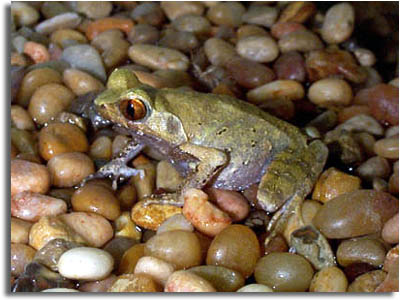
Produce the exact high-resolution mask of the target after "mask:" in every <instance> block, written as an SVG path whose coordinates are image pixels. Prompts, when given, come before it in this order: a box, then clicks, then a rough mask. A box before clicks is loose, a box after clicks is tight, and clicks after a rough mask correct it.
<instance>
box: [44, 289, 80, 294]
mask: <svg viewBox="0 0 400 300" xmlns="http://www.w3.org/2000/svg"><path fill="white" fill-rule="evenodd" d="M42 292H43V293H79V291H78V290H74V289H67V288H53V289H46V290H43V291H42Z"/></svg>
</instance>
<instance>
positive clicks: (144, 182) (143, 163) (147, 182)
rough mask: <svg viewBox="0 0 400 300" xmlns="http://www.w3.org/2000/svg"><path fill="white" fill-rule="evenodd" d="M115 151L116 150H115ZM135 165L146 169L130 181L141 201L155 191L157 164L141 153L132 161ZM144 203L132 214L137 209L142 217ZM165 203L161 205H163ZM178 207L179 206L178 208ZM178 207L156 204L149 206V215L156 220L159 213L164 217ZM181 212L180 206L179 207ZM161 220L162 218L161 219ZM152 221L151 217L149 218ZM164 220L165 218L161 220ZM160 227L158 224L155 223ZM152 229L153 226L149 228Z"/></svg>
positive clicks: (140, 168)
mask: <svg viewBox="0 0 400 300" xmlns="http://www.w3.org/2000/svg"><path fill="white" fill-rule="evenodd" d="M114 141H115V140H114ZM113 152H114V151H113ZM132 164H133V167H134V168H136V169H138V170H144V173H145V174H144V176H143V177H142V176H140V175H139V174H138V175H135V176H133V177H132V178H131V179H130V182H131V183H133V184H134V186H135V188H136V192H137V196H138V199H139V200H140V201H141V200H143V199H145V198H146V197H149V196H151V195H152V194H153V192H154V186H155V179H156V166H155V164H154V163H152V162H151V161H149V160H148V159H147V158H146V157H144V156H142V155H140V156H138V157H137V158H136V159H134V160H133V162H132ZM142 206H143V205H139V204H137V205H136V208H135V209H133V210H132V216H133V211H134V210H135V211H136V212H137V213H138V218H141V216H140V214H141V213H142V212H143V213H144V212H145V210H146V208H143V210H142V208H141V207H142ZM162 206H163V205H161V207H162ZM176 209H178V208H176ZM176 209H172V208H170V207H169V206H167V205H165V209H162V208H161V209H160V206H158V205H154V206H149V211H147V212H148V214H147V216H152V215H153V216H154V218H155V219H153V220H152V222H154V221H156V219H157V215H158V217H160V218H162V215H163V214H164V213H165V216H167V215H168V216H171V215H173V214H174V212H176V211H177V210H176ZM178 210H179V212H180V208H179V209H178ZM159 220H161V219H159ZM149 221H150V219H149ZM162 221H164V220H163V219H162V220H161V222H162ZM155 226H156V227H158V225H155ZM148 229H151V228H148Z"/></svg>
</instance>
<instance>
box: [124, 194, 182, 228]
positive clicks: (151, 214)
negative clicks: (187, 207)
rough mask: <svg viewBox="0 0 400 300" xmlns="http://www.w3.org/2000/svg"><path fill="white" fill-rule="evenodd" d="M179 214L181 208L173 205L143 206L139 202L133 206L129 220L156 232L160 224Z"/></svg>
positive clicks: (141, 202) (142, 203)
mask: <svg viewBox="0 0 400 300" xmlns="http://www.w3.org/2000/svg"><path fill="white" fill-rule="evenodd" d="M181 212H182V208H180V207H176V206H173V205H161V204H149V205H144V202H143V201H140V202H138V203H136V204H135V206H133V208H132V211H131V218H132V220H133V221H134V222H135V223H136V224H137V225H139V226H140V227H143V228H146V229H151V230H157V228H158V227H159V226H160V225H161V223H162V222H164V221H165V220H166V219H168V218H169V217H171V216H173V215H175V214H179V213H181Z"/></svg>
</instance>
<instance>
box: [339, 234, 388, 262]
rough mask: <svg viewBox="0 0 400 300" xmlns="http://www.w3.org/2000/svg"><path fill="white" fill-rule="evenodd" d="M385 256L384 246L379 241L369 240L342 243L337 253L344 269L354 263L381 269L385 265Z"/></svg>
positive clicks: (360, 239) (352, 240) (351, 240)
mask: <svg viewBox="0 0 400 300" xmlns="http://www.w3.org/2000/svg"><path fill="white" fill-rule="evenodd" d="M385 256H386V249H385V247H384V245H383V244H382V243H381V242H380V241H379V240H377V239H369V238H359V239H350V240H345V241H342V242H341V243H340V245H339V247H338V249H337V252H336V258H337V261H338V263H339V264H340V265H341V266H343V267H347V266H349V265H351V264H354V263H368V264H370V265H372V266H374V267H379V266H381V265H383V262H384V260H385Z"/></svg>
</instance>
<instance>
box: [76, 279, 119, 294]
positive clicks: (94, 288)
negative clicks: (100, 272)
mask: <svg viewBox="0 0 400 300" xmlns="http://www.w3.org/2000/svg"><path fill="white" fill-rule="evenodd" d="M116 279H117V276H115V275H114V274H111V275H110V276H108V277H107V278H105V279H103V280H96V281H91V282H85V283H83V284H81V285H80V286H79V291H80V292H89V293H105V292H107V290H108V289H109V288H110V287H111V286H112V285H113V283H114V282H115V280H116Z"/></svg>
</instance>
